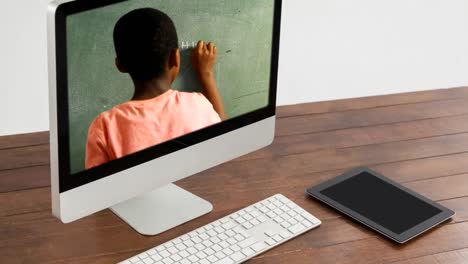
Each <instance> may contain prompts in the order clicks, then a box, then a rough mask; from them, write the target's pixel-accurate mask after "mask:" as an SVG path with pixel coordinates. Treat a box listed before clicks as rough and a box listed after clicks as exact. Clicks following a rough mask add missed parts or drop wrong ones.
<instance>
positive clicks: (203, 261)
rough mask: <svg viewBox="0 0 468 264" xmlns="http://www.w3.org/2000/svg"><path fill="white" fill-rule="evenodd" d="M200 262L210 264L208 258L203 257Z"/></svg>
mask: <svg viewBox="0 0 468 264" xmlns="http://www.w3.org/2000/svg"><path fill="white" fill-rule="evenodd" d="M198 263H199V264H210V262H209V261H208V260H206V259H202V260H200V262H198Z"/></svg>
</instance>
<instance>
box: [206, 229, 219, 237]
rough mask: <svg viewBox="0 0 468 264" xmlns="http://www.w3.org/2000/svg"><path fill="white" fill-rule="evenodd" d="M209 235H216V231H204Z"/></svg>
mask: <svg viewBox="0 0 468 264" xmlns="http://www.w3.org/2000/svg"><path fill="white" fill-rule="evenodd" d="M206 233H207V234H208V235H209V236H210V237H214V236H217V235H218V233H216V232H215V231H214V230H209V231H207V232H206Z"/></svg>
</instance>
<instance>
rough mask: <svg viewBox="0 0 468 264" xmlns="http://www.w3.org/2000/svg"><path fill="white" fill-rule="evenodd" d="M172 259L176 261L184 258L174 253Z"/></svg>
mask: <svg viewBox="0 0 468 264" xmlns="http://www.w3.org/2000/svg"><path fill="white" fill-rule="evenodd" d="M171 259H172V260H174V261H175V262H177V261H179V260H181V259H182V258H181V257H180V256H179V255H178V254H174V255H172V256H171Z"/></svg>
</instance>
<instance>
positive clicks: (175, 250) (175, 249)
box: [167, 247, 178, 254]
mask: <svg viewBox="0 0 468 264" xmlns="http://www.w3.org/2000/svg"><path fill="white" fill-rule="evenodd" d="M167 251H169V253H171V254H175V253H176V252H177V251H178V250H177V248H175V247H170V248H168V249H167Z"/></svg>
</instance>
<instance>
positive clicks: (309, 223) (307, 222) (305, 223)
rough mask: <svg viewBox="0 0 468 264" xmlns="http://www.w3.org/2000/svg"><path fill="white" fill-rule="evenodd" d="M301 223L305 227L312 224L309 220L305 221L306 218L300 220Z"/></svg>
mask: <svg viewBox="0 0 468 264" xmlns="http://www.w3.org/2000/svg"><path fill="white" fill-rule="evenodd" d="M301 224H303V225H304V226H305V227H307V228H309V227H311V226H312V223H311V222H309V221H307V220H304V221H302V222H301Z"/></svg>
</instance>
